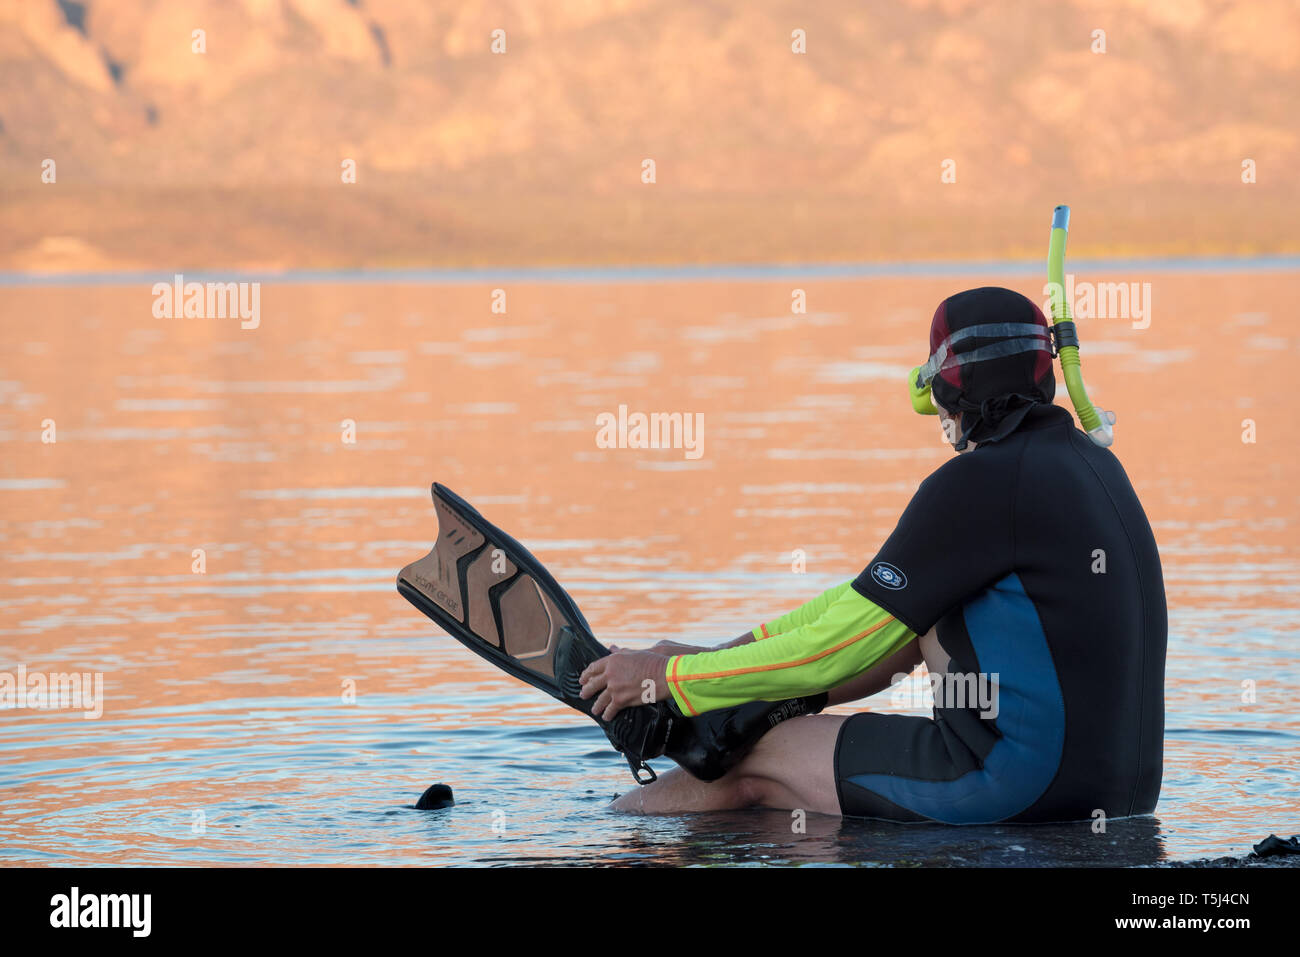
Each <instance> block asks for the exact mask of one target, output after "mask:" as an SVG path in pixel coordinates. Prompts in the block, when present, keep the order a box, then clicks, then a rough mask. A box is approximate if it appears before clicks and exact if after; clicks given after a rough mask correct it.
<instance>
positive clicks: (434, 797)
mask: <svg viewBox="0 0 1300 957" xmlns="http://www.w3.org/2000/svg"><path fill="white" fill-rule="evenodd" d="M455 803H456V799H455V798H454V797H452V794H451V788H449V787H447V785H445V784H431V785H429V787H428V788H427V789H426V790H425V792H424V793H423V794H421V795H420V800H418V801H416V802H415V809H416V810H417V811H437V810H439V809H440V808H444V807H452V806H453V805H455Z"/></svg>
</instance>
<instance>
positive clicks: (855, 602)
mask: <svg viewBox="0 0 1300 957" xmlns="http://www.w3.org/2000/svg"><path fill="white" fill-rule="evenodd" d="M814 603H819V604H817V605H815V606H814V607H813V608H811V609H809V611H808V612H804V609H796V610H795V612H792V613H791V614H790V615H789V616H783V617H782V618H781V619H777V621H776V622H774V623H772V624H784V623H786V622H793V621H795V620H799V621H800V622H801V623H799V624H795V625H794V626H793V627H791V628H790V629H789V630H788V631H785V632H783V633H781V634H776V635H772V636H771V637H767V638H763V639H762V640H757V641H754V642H751V643H747V644H741V645H734V646H733V647H729V648H720V649H717V650H714V651H705V652H701V653H699V654H693V655H676V656H674V657H672V658H670V659H669V660H668V664H667V669H666V670H667V678H668V687H669V690H670V691H671V693H672V695H673V698H674V699H675V700H676V702H677V705H678V706H679V707H680V708H681V709H682V712H683V713H684V714H688V715H690V714H699V713H701V712H703V711H712V710H714V709H717V708H726V707H731V706H733V705H737V704H744V703H745V702H748V701H758V700H764V701H779V700H781V699H782V698H793V697H798V696H800V695H810V694H818V693H820V692H822V691H825V690H827V689H828V688H833V687H835V686H836V685H839V684H843V683H844V682H845V681H847V680H849V679H850V678H853V677H855V676H857V675H859V674H861V673H862V672H863V671H866V670H867V669H868V668H870V667H871V666H872V665H873V664H875V663H876V662H878V661H879V660H880V659H881V658H883V657H885V656H887V655H891V654H893V653H894V652H896V651H898V650H899V649H901V648H902V647H903V646H904V645H906V644H907V643H908V642H910V641H911V640H912V639H913V638H915V637H916V636H915V634H914V633H913V632H912V631H910V630H908V628H907V626H906V625H904V624H902V623H901V622H899V621H896V620H895V619H894V617H893V616H892V615H890V614H889V613H888V612H887V611H885V610H884V609H882V608H880V607H879V606H878V605H876V604H875V603H874V602H872V601H870V600H869V599H867V598H864V597H863V596H862V595H861V594H859V593H858V592H857V591H855V590H853V589H852V588H850V587H849V586H848V583H847V582H846V583H845V584H844V585H842V586H837V587H836V588H833V589H831V590H830V591H828V592H826V593H825V594H824V595H822V596H819V598H816V599H813V602H810V603H809V605H814ZM805 607H807V606H805ZM818 609H820V613H817V614H816V615H815V617H812V615H813V614H814V613H816V612H817V611H818ZM769 631H770V629H769Z"/></svg>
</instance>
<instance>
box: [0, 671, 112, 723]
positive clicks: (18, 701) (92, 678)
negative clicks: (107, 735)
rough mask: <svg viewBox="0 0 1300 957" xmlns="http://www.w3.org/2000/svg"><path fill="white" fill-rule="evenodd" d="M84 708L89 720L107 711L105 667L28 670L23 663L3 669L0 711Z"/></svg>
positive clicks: (0, 685)
mask: <svg viewBox="0 0 1300 957" xmlns="http://www.w3.org/2000/svg"><path fill="white" fill-rule="evenodd" d="M18 708H31V709H33V710H37V711H80V712H81V713H82V717H84V718H86V720H90V719H91V718H98V717H101V716H102V715H103V714H104V674H103V672H101V671H95V672H90V671H80V672H78V671H71V672H62V671H52V672H48V673H47V672H43V671H30V672H29V671H28V670H27V667H26V666H25V665H19V666H18V667H17V668H16V669H14V670H13V671H0V711H5V710H10V709H18Z"/></svg>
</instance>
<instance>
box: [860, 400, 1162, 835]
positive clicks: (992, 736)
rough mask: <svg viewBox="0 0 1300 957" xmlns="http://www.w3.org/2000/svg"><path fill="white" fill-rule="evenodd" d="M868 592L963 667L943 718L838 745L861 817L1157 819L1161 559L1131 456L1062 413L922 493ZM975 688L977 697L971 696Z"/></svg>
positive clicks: (900, 721) (872, 731) (1044, 417)
mask: <svg viewBox="0 0 1300 957" xmlns="http://www.w3.org/2000/svg"><path fill="white" fill-rule="evenodd" d="M853 587H854V588H855V589H857V590H858V591H859V592H860V593H861V594H862V595H863V596H865V597H867V598H869V599H870V600H871V601H873V602H876V603H877V604H878V605H880V606H881V607H882V608H884V609H886V610H887V611H889V612H890V613H891V614H893V615H894V616H895V617H896V618H897V619H898V620H899V621H901V622H903V623H904V624H906V625H907V626H908V627H909V628H911V629H912V630H913V631H915V632H916V633H917V634H918V635H920V634H925V633H926V632H927V631H929V630H930V628H931V627H932V626H934V625H935V624H936V623H937V625H938V639H939V642H940V644H941V645H942V646H943V649H944V651H945V652H947V654H948V655H949V656H950V658H951V662H950V665H949V672H950V673H954V674H959V675H970V676H975V675H980V674H983V675H985V676H986V684H985V687H986V688H994V687H995V688H996V696H995V697H994V698H993V699H992V700H993V702H994V704H995V705H996V708H995V709H992V708H985V707H982V705H981V703H980V702H979V701H978V700H974V696H968V698H967V700H966V701H964V702H963V701H955V700H952V698H951V696H941V697H943V698H945V699H946V700H936V707H935V711H934V715H933V717H932V718H921V717H911V716H905V715H882V714H859V715H854V716H853V717H852V718H849V719H848V720H847V721H846V722H845V723H844V726H843V728H842V730H841V731H840V735H839V739H838V741H837V743H836V748H835V777H836V784H837V789H838V791H839V799H840V807H841V809H842V810H843V813H844V814H846V815H856V816H865V817H876V818H885V819H889V820H898V821H916V820H936V821H944V822H948V823H953V824H975V823H988V822H995V821H1023V822H1036V821H1069V820H1080V819H1085V818H1089V817H1091V816H1093V815H1094V814H1095V813H1096V812H1097V811H1098V810H1100V811H1102V812H1104V813H1105V815H1106V816H1107V817H1120V816H1125V815H1130V814H1143V813H1149V812H1151V811H1152V810H1154V808H1155V806H1156V799H1157V798H1158V796H1159V794H1160V777H1161V770H1162V758H1163V735H1164V665H1165V641H1166V633H1167V621H1166V612H1165V593H1164V581H1163V577H1162V575H1161V571H1160V556H1159V554H1158V553H1157V550H1156V543H1155V539H1154V537H1153V535H1152V533H1151V526H1150V524H1149V523H1148V522H1147V518H1146V514H1145V513H1144V512H1143V510H1142V506H1141V504H1140V503H1139V502H1138V499H1137V495H1136V494H1135V493H1134V491H1133V487H1132V485H1130V484H1129V480H1128V476H1127V475H1126V474H1125V472H1124V469H1123V467H1122V466H1121V465H1120V463H1119V460H1118V459H1117V458H1116V457H1115V456H1114V455H1113V454H1112V453H1111V452H1110V451H1109V450H1107V449H1102V448H1099V447H1097V446H1096V445H1094V444H1093V443H1092V442H1091V441H1090V440H1089V439H1088V437H1087V436H1086V435H1084V433H1082V432H1080V431H1079V430H1078V429H1076V428H1075V427H1074V423H1073V420H1072V419H1071V417H1070V414H1069V413H1068V412H1066V411H1065V410H1064V409H1062V408H1059V407H1056V406H1043V405H1040V406H1036V407H1035V408H1034V409H1033V410H1031V412H1030V414H1029V415H1028V416H1027V417H1026V418H1025V420H1024V422H1023V423H1021V425H1020V426H1019V427H1018V428H1017V429H1016V430H1015V431H1014V432H1013V433H1012V434H1011V435H1009V436H1007V437H1006V438H1004V439H1001V440H1000V441H997V442H994V443H991V444H985V445H980V446H979V447H977V448H975V449H974V450H973V451H971V452H968V453H966V454H964V455H960V456H958V457H957V458H955V459H953V460H952V461H950V462H948V463H946V464H945V465H943V466H942V467H941V468H939V469H938V470H937V471H935V472H934V473H933V474H932V475H931V476H930V477H929V478H927V479H926V480H925V481H924V482H922V483H921V486H920V488H919V489H918V490H917V493H916V495H915V496H914V497H913V499H912V501H911V503H910V504H909V505H908V507H907V510H906V511H905V512H904V514H903V517H902V519H901V520H900V522H899V524H898V527H897V528H896V529H895V531H894V532H893V534H892V535H890V537H889V539H888V541H886V542H885V544H884V547H883V548H881V549H880V552H879V553H878V554H877V555H876V557H875V559H874V560H873V561H872V562H871V564H870V565H868V566H867V568H866V570H865V571H863V573H862V574H861V575H860V576H859V577H858V578H857V579H856V580H855V581H854V583H853ZM967 687H969V685H968V686H967Z"/></svg>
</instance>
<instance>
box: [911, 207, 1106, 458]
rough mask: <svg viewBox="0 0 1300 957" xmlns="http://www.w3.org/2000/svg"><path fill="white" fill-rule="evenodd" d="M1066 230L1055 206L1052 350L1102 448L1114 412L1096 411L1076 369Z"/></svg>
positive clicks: (1062, 212) (1050, 261) (1050, 265)
mask: <svg viewBox="0 0 1300 957" xmlns="http://www.w3.org/2000/svg"><path fill="white" fill-rule="evenodd" d="M1069 231H1070V207H1069V206H1057V207H1056V209H1054V210H1052V236H1051V240H1050V241H1049V242H1048V245H1047V294H1048V297H1049V301H1050V304H1051V319H1052V325H1053V328H1054V329H1055V330H1056V349H1057V354H1058V355H1059V356H1060V358H1061V375H1062V377H1063V378H1064V379H1065V388H1066V389H1067V390H1068V391H1069V393H1070V402H1071V403H1073V405H1074V412H1075V415H1077V416H1078V417H1079V424H1080V425H1082V426H1083V430H1084V431H1085V432H1087V433H1088V438H1090V439H1092V441H1093V442H1095V443H1096V444H1097V445H1100V446H1101V447H1102V448H1106V447H1108V446H1109V445H1110V444H1111V442H1113V441H1114V440H1115V433H1114V430H1113V426H1114V424H1115V413H1114V412H1106V411H1102V410H1099V409H1097V408H1096V407H1095V406H1094V405H1093V404H1092V402H1090V401H1089V400H1088V392H1087V390H1086V389H1085V388H1084V387H1083V375H1082V373H1080V371H1079V336H1078V333H1077V332H1076V331H1075V328H1074V321H1073V320H1072V319H1071V318H1070V304H1069V303H1068V302H1066V301H1065V238H1066V235H1067V234H1068V233H1069ZM913 405H915V400H913Z"/></svg>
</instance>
